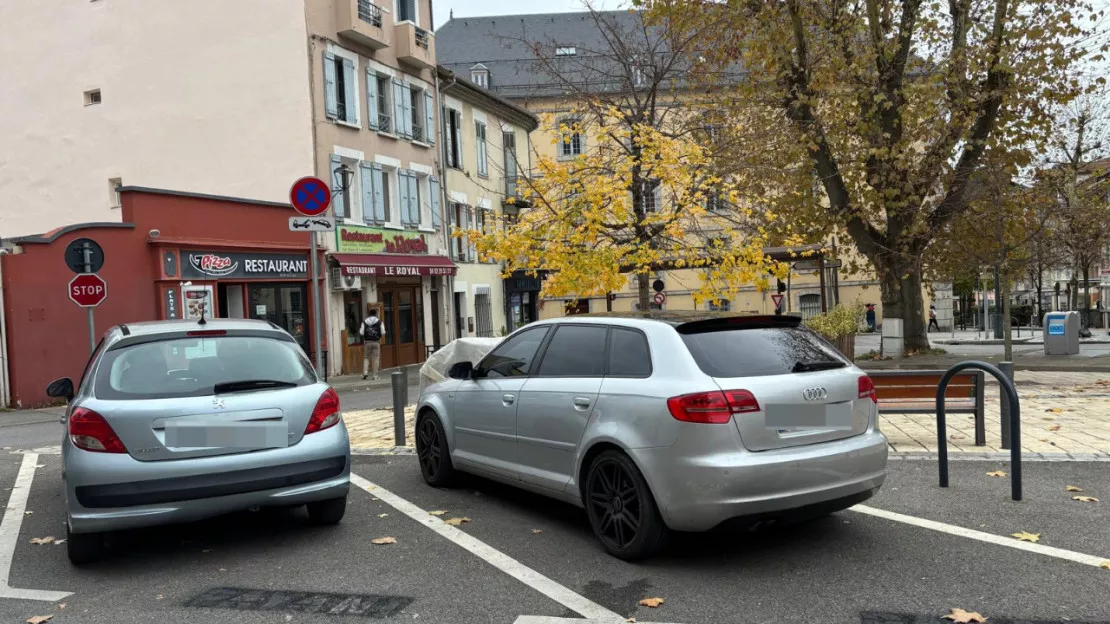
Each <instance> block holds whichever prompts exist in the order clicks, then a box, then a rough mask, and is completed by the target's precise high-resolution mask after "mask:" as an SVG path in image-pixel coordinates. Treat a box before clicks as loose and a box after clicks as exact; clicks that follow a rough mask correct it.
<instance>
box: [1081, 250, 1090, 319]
mask: <svg viewBox="0 0 1110 624" xmlns="http://www.w3.org/2000/svg"><path fill="white" fill-rule="evenodd" d="M1079 325H1080V327H1083V328H1087V327H1090V325H1091V263H1090V262H1087V263H1084V265H1083V322H1082V323H1080V324H1079Z"/></svg>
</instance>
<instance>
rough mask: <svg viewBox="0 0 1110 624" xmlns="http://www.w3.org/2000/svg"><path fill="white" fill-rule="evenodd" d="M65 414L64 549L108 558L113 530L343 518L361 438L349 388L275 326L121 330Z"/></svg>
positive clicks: (56, 391) (107, 340)
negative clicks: (251, 515) (289, 514)
mask: <svg viewBox="0 0 1110 624" xmlns="http://www.w3.org/2000/svg"><path fill="white" fill-rule="evenodd" d="M47 393H48V394H49V395H50V396H53V397H59V398H64V399H66V400H67V401H68V402H69V407H68V409H67V410H66V415H65V416H64V418H63V420H62V424H63V426H64V428H65V436H64V439H63V442H62V463H63V473H62V474H63V478H64V479H65V492H66V546H67V547H68V549H69V558H70V560H71V561H73V562H74V563H84V562H87V561H90V560H92V559H95V558H97V557H98V556H99V555H100V554H101V551H102V548H103V540H102V534H103V533H104V532H108V531H115V530H119V529H130V528H136V527H143V526H151V525H159V524H167V523H171V522H183V521H191V520H198V519H202V518H207V517H211V516H216V515H219V514H223V513H228V512H233V511H239V510H245V509H250V508H255V507H265V506H290V507H291V506H298V505H307V508H308V515H309V518H310V519H311V520H313V521H314V522H317V523H320V524H334V523H337V522H339V521H340V520H341V519H342V518H343V514H344V510H345V509H346V502H347V490H348V487H349V484H350V472H351V461H350V458H351V447H350V442H349V441H348V439H347V429H346V427H344V426H343V425H342V422H341V419H342V412H340V409H339V396H338V395H337V394H336V393H335V390H333V389H332V388H331V387H330V386H329V385H328V384H326V383H324V382H323V381H322V380H320V379H319V378H317V376H316V373H315V371H314V370H313V368H312V365H311V364H310V363H309V361H308V358H307V357H306V356H305V354H304V351H303V350H302V349H301V348H300V346H299V345H298V344H297V343H296V341H295V340H294V339H293V337H292V336H290V335H289V334H288V333H286V332H285V330H283V329H282V328H280V327H278V326H277V325H274V324H271V323H267V322H265V321H255V320H229V319H211V320H209V321H206V322H203V323H199V322H196V321H154V322H145V323H135V324H129V325H120V326H117V327H113V328H112V329H111V330H109V331H108V333H107V334H105V336H104V338H103V339H102V340H101V341H100V344H99V345H98V346H97V347H96V350H95V351H94V353H93V354H92V357H91V358H90V359H89V362H88V364H87V365H86V368H85V372H84V374H83V376H82V378H81V379H80V380H79V382H78V383H77V385H76V386H75V385H74V383H73V381H72V380H70V379H68V378H63V379H58V380H56V381H54V382H53V383H51V384H50V387H49V388H48V390H47Z"/></svg>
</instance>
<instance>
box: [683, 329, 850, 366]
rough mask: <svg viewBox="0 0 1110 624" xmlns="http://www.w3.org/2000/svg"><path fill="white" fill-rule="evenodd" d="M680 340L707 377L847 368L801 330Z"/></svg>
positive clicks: (703, 334) (745, 331)
mask: <svg viewBox="0 0 1110 624" xmlns="http://www.w3.org/2000/svg"><path fill="white" fill-rule="evenodd" d="M682 340H683V341H684V342H685V343H686V348H687V349H689V350H690V354H691V355H693V356H694V360H695V361H696V362H697V363H698V367H699V368H701V370H702V371H703V372H704V373H705V374H707V375H709V376H710V377H759V376H765V375H785V374H788V373H794V372H806V371H809V370H827V369H829V368H842V367H845V366H848V362H847V361H846V360H845V359H844V358H843V356H841V355H840V353H839V352H837V350H836V349H835V348H833V346H832V345H830V344H829V343H827V342H825V341H824V340H823V339H822V338H820V337H819V336H817V335H816V334H814V333H813V332H811V331H809V330H808V329H804V328H801V327H752V328H745V329H728V330H723V331H707V332H699V333H683V334H682Z"/></svg>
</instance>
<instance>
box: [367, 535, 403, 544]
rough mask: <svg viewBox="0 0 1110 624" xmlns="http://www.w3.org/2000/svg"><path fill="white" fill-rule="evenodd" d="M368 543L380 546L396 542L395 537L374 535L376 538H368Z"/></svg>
mask: <svg viewBox="0 0 1110 624" xmlns="http://www.w3.org/2000/svg"><path fill="white" fill-rule="evenodd" d="M370 543H371V544H377V545H378V546H382V545H384V544H396V543H397V538H396V537H376V538H374V539H372V540H370Z"/></svg>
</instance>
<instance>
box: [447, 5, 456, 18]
mask: <svg viewBox="0 0 1110 624" xmlns="http://www.w3.org/2000/svg"><path fill="white" fill-rule="evenodd" d="M447 19H449V20H453V19H455V7H451V10H450V11H448V12H447Z"/></svg>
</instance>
